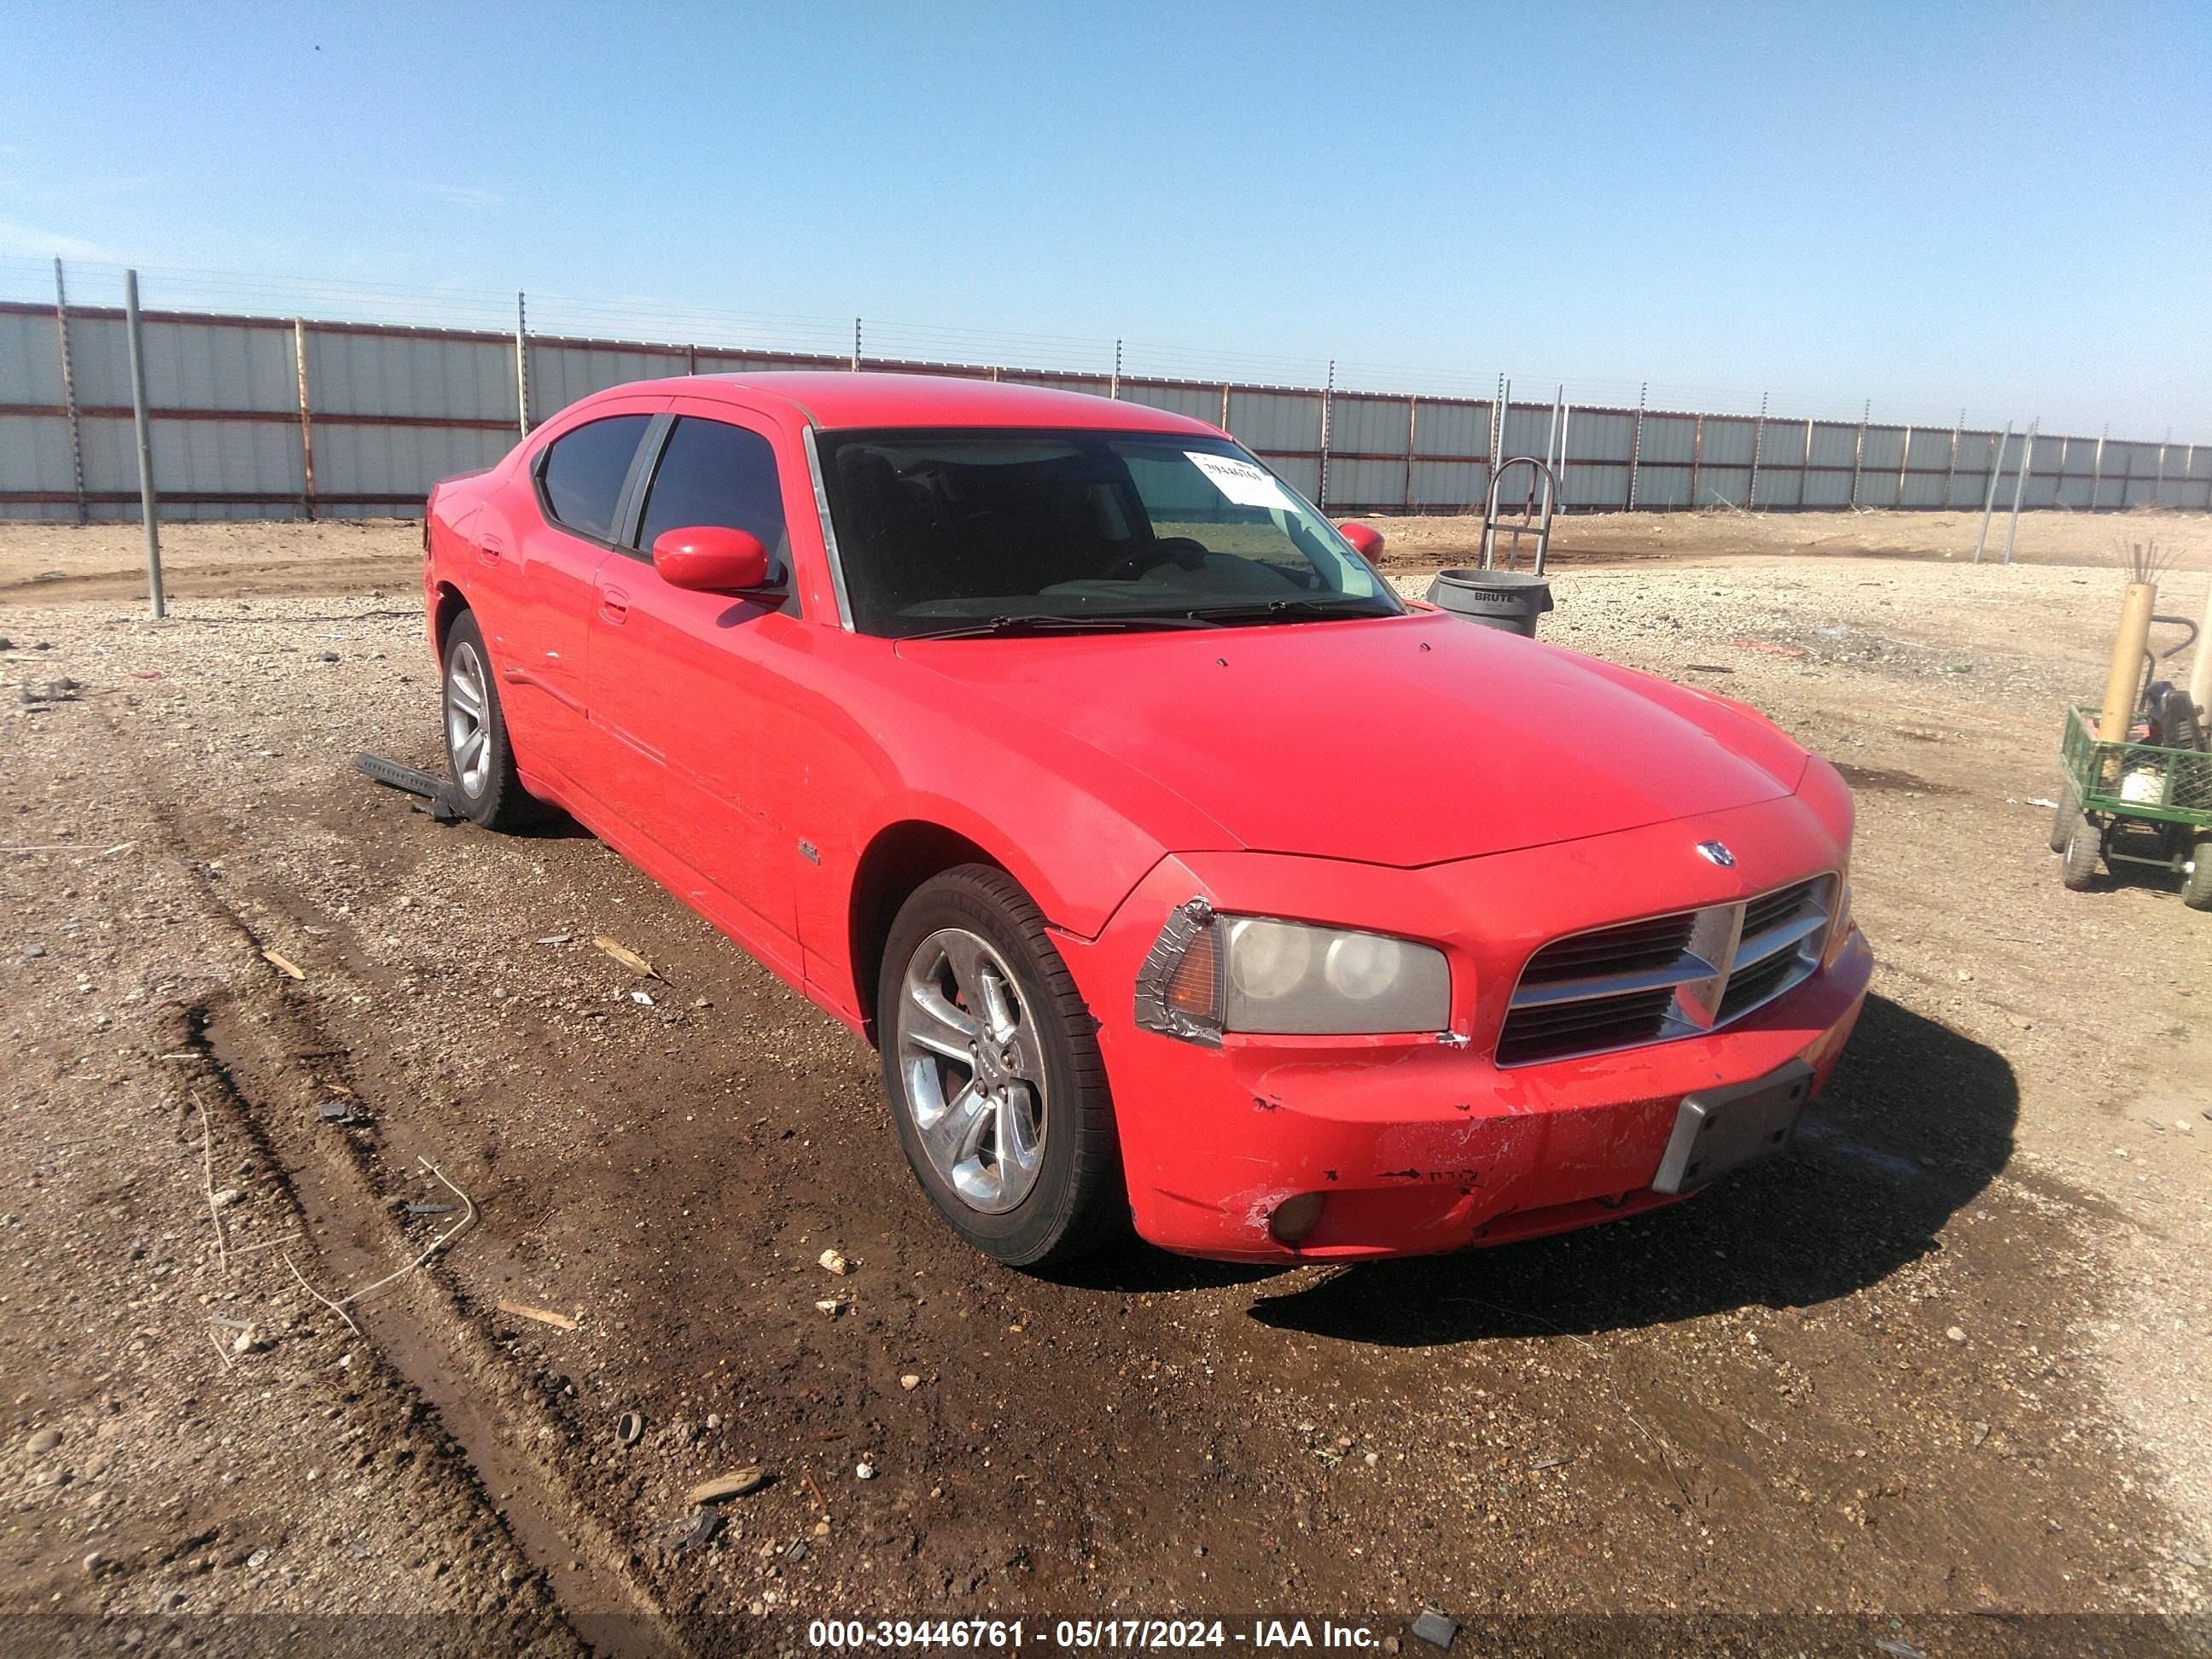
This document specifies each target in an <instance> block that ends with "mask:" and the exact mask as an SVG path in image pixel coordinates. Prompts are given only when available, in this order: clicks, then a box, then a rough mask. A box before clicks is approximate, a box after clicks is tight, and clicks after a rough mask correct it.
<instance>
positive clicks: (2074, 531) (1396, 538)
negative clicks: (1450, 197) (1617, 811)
mask: <svg viewBox="0 0 2212 1659" xmlns="http://www.w3.org/2000/svg"><path fill="white" fill-rule="evenodd" d="M1374 523H1375V525H1376V527H1377V528H1378V529H1380V530H1382V531H1383V532H1384V534H1385V536H1386V538H1387V542H1388V544H1387V546H1386V548H1385V550H1384V557H1383V564H1384V567H1385V568H1388V569H1389V570H1391V571H1393V572H1396V573H1405V572H1419V571H1427V570H1431V569H1433V568H1435V567H1437V566H1438V565H1452V564H1462V563H1468V562H1474V560H1475V559H1477V558H1478V557H1479V556H1480V553H1481V550H1482V529H1481V521H1480V520H1479V519H1474V518H1466V517H1451V516H1431V517H1424V518H1387V519H1386V518H1377V519H1376V520H1374ZM1981 528H1982V520H1981V515H1980V514H1979V513H1872V512H1868V513H1849V512H1846V513H1739V512H1735V511H1731V510H1721V509H1715V510H1711V511H1707V512H1702V513H1577V514H1574V515H1572V516H1570V517H1565V518H1561V519H1560V520H1558V522H1557V524H1556V525H1555V526H1554V528H1553V538H1552V551H1551V556H1552V557H1553V559H1554V560H1556V561H1557V562H1559V563H1560V564H1562V565H1575V564H1581V563H1604V564H1617V563H1624V562H1637V561H1641V560H1644V559H1655V558H1656V559H1668V560H1673V559H1680V558H1683V557H1695V558H1700V559H1716V558H1746V557H1756V558H1773V557H1797V556H1833V555H1837V554H1842V555H1845V556H1857V557H1863V558H1878V559H1879V558H1901V559H1946V560H1958V561H1965V562H1971V561H1972V557H1973V553H1974V544H1975V541H1976V540H1977V538H1978V537H1979V535H1980V532H1981ZM2005 532H2006V521H2005V519H2004V518H2003V516H2002V514H2000V515H1999V516H1998V517H1996V519H1995V520H1992V521H1991V523H1990V531H1989V540H1988V544H1987V545H1986V547H1985V548H1984V558H1986V559H1991V560H2000V559H2002V556H2003V552H2004V544H2005ZM2131 541H2142V542H2154V543H2155V544H2157V546H2158V547H2159V549H2160V550H2161V551H2162V552H2164V553H2166V554H2167V555H2168V556H2170V557H2171V559H2172V562H2173V565H2174V568H2178V569H2196V570H2203V569H2206V568H2212V515H2208V514H2206V513H2152V512H2148V511H2134V512H2128V513H2070V512H2048V513H2022V514H2021V520H2020V529H2019V532H2018V533H2017V536H2016V537H2015V545H2014V549H2013V557H2014V559H2015V561H2016V562H2020V563H2024V564H2098V563H2106V562H2111V560H2112V556H2113V554H2114V552H2115V550H2116V549H2117V548H2118V547H2119V546H2120V545H2121V544H2124V543H2126V542H2131ZM161 564H162V570H163V573H164V576H165V578H166V581H167V588H168V591H169V592H172V593H174V594H178V595H179V596H183V597H190V598H206V599H260V598H264V597H270V596H276V595H281V594H288V593H323V592H366V591H368V590H369V589H371V588H374V587H380V586H388V587H394V588H399V587H405V586H410V585H411V584H412V583H413V582H414V581H415V580H417V578H418V575H419V574H420V571H421V568H422V525H421V523H420V522H419V521H413V520H390V519H340V520H327V521H325V522H322V523H318V524H283V525H272V524H269V523H265V522H263V523H254V522H245V523H220V522H213V521H210V522H195V523H187V524H172V525H167V526H163V527H162V531H161ZM341 573H343V574H341ZM145 591H146V544H145V538H144V537H143V536H142V535H141V534H140V533H139V532H138V530H137V527H136V526H131V525H116V524H103V525H94V526H89V527H80V526H76V525H66V524H10V525H0V605H9V604H15V605H21V604H33V605H46V604H58V603H64V602H68V601H73V600H78V599H118V600H122V599H130V598H131V597H133V596H135V595H141V594H143V593H144V592H145Z"/></svg>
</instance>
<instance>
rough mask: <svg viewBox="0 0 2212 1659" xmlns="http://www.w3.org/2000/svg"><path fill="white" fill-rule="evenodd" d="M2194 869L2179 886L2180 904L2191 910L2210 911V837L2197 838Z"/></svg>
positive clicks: (2211, 840) (2211, 907) (2211, 902)
mask: <svg viewBox="0 0 2212 1659" xmlns="http://www.w3.org/2000/svg"><path fill="white" fill-rule="evenodd" d="M2195 857H2196V860H2197V863H2196V867H2195V868H2193V869H2192V870H2191V871H2190V872H2189V874H2188V876H2187V877H2186V878H2185V879H2184V880H2183V882H2182V884H2181V902H2183V903H2184V904H2185V905H2187V906H2188V907H2189V908H2191V909H2192V910H2212V835H2203V836H2197V846H2196V848H2195Z"/></svg>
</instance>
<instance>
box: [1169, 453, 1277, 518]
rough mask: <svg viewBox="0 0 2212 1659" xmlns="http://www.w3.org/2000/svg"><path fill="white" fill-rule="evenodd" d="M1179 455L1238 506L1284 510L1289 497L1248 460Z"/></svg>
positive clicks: (1231, 456)
mask: <svg viewBox="0 0 2212 1659" xmlns="http://www.w3.org/2000/svg"><path fill="white" fill-rule="evenodd" d="M1183 453H1184V454H1185V455H1187V456H1188V457H1189V458H1190V463H1191V465H1193V466H1194V467H1196V468H1197V469H1198V470H1199V471H1200V472H1203V473H1204V474H1206V477H1209V478H1211V479H1212V480H1213V483H1214V488H1216V489H1218V490H1220V492H1221V493H1222V494H1223V495H1226V496H1228V497H1229V499H1230V500H1231V501H1234V502H1236V503H1237V506H1239V507H1289V506H1290V504H1291V500H1290V497H1289V496H1287V495H1284V494H1283V487H1282V486H1281V485H1280V484H1279V483H1276V482H1275V481H1274V479H1273V478H1272V477H1268V476H1267V473H1265V472H1263V471H1261V470H1260V469H1259V468H1258V467H1256V466H1255V465H1252V463H1251V462H1249V461H1240V460H1238V459H1237V458H1236V457H1235V456H1233V455H1208V454H1206V453H1204V452H1202V451H1200V450H1195V449H1186V450H1184V451H1183Z"/></svg>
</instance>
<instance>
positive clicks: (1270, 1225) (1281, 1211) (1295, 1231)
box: [1267, 1193, 1324, 1247]
mask: <svg viewBox="0 0 2212 1659" xmlns="http://www.w3.org/2000/svg"><path fill="white" fill-rule="evenodd" d="M1323 1202H1324V1200H1323V1199H1322V1194H1319V1193H1300V1194H1298V1195H1297V1197H1296V1198H1286V1199H1285V1200H1283V1201H1282V1202H1281V1203H1280V1204H1278V1205H1277V1206H1275V1212H1274V1213H1273V1215H1271V1216H1269V1217H1268V1218H1267V1231H1268V1233H1269V1234H1270V1235H1271V1236H1272V1237H1273V1239H1274V1241H1275V1243H1278V1244H1288V1245H1291V1246H1292V1247H1296V1246H1297V1244H1298V1243H1299V1242H1300V1241H1301V1240H1303V1239H1304V1237H1305V1236H1306V1235H1307V1234H1308V1233H1310V1232H1311V1231H1313V1230H1314V1229H1315V1228H1316V1227H1317V1226H1318V1225H1321V1206H1322V1203H1323Z"/></svg>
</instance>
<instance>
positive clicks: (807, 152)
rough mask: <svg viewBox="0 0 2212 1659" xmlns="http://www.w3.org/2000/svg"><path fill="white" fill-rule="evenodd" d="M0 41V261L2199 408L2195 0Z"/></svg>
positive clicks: (844, 13)
mask: <svg viewBox="0 0 2212 1659" xmlns="http://www.w3.org/2000/svg"><path fill="white" fill-rule="evenodd" d="M9 33H10V36H11V45H12V47H13V50H12V52H11V56H12V57H14V58H15V62H16V64H17V65H18V70H17V71H15V72H11V73H10V75H9V76H8V77H7V79H8V82H9V84H8V87H7V90H6V91H5V93H4V94H0V266H4V267H5V276H6V281H7V283H8V286H9V289H10V291H11V292H12V291H14V290H15V289H21V288H24V287H25V286H26V285H27V283H30V282H31V281H32V280H33V278H34V277H35V274H36V270H37V268H36V266H35V265H34V264H33V263H32V262H33V260H35V259H42V258H50V257H52V255H54V254H57V253H58V254H61V255H63V256H64V257H65V258H70V259H72V260H75V261H78V262H81V263H82V264H86V265H88V266H92V267H96V266H97V265H98V264H101V263H103V262H107V263H116V264H119V263H125V262H128V263H133V264H139V265H141V266H143V267H145V268H147V269H148V270H149V273H158V272H161V271H169V270H174V271H182V270H212V271H221V272H238V273H251V274H254V275H258V276H266V277H269V278H272V279H284V281H283V282H274V283H271V284H270V286H269V287H268V288H267V289H266V290H265V291H262V292H256V291H253V290H252V289H248V288H246V285H244V284H233V286H234V287H236V288H237V289H239V291H238V293H237V295H236V296H235V302H236V303H238V304H240V306H241V307H244V308H252V309H279V310H281V309H285V308H287V307H292V306H295V305H297V306H299V307H302V308H305V307H307V305H308V304H309V298H308V296H310V295H314V294H319V293H325V292H332V291H335V290H332V289H331V284H367V283H394V284H403V285H424V286H438V287H449V288H455V289H466V290H473V291H477V292H480V293H481V294H482V295H483V296H484V303H485V304H486V305H487V306H489V305H492V304H495V303H496V302H497V296H499V295H512V293H513V290H514V289H518V288H522V289H532V290H533V291H538V292H543V293H545V294H548V295H570V296H581V297H591V298H597V299H600V300H604V301H608V302H610V303H611V304H615V305H619V306H621V307H628V308H629V310H631V311H633V312H635V313H640V314H641V315H646V316H651V315H653V314H654V313H658V312H659V311H662V310H671V311H672V310H674V309H676V308H679V307H712V308H715V309H717V310H721V311H727V312H735V313H760V314H763V315H767V316H773V317H779V318H789V319H794V320H792V321H789V322H763V323H761V324H760V325H757V328H755V329H753V330H752V331H753V332H755V333H757V334H759V335H761V336H762V337H769V336H779V337H781V339H782V341H783V342H784V343H808V341H809V340H811V338H813V337H815V336H817V335H826V333H827V332H828V331H832V330H833V329H836V328H839V327H845V328H848V327H849V325H837V324H835V323H833V322H832V321H831V320H830V319H838V318H849V317H850V316H852V315H854V314H855V313H859V314H861V315H864V316H866V317H868V318H869V319H871V325H870V326H871V331H872V343H875V342H876V341H882V342H885V343H892V344H904V345H906V346H908V347H909V348H910V349H913V350H914V351H915V355H921V353H923V352H925V351H933V352H935V353H938V354H945V353H950V354H951V355H959V356H975V357H979V358H983V359H997V360H1000V361H1009V362H1020V361H1029V362H1038V363H1056V362H1069V363H1070V364H1071V365H1073V364H1074V363H1075V362H1077V361H1078V360H1079V359H1083V360H1087V361H1085V362H1084V364H1083V366H1096V364H1097V360H1098V358H1099V357H1100V356H1101V355H1103V356H1106V357H1108V358H1110V356H1111V351H1112V342H1113V340H1114V339H1115V338H1116V337H1123V338H1126V339H1127V340H1128V341H1130V342H1131V343H1132V345H1131V348H1130V356H1131V360H1132V363H1133V366H1136V367H1163V368H1165V367H1176V366H1187V367H1188V368H1192V369H1193V370H1194V371H1196V372H1202V373H1208V374H1212V373H1224V372H1228V371H1229V370H1231V369H1235V368H1238V367H1239V365H1240V363H1241V362H1242V361H1243V360H1242V359H1241V358H1239V357H1237V356H1235V354H1249V355H1250V356H1252V357H1253V358H1254V359H1255V360H1265V362H1266V363H1267V364H1271V365H1273V373H1272V374H1269V375H1267V376H1266V377H1269V378H1291V377H1297V378H1304V376H1303V375H1302V374H1299V369H1300V368H1301V366H1310V372H1311V373H1312V374H1316V375H1317V374H1319V372H1320V368H1321V365H1322V362H1324V361H1325V360H1326V359H1328V358H1329V357H1331V356H1334V357H1336V358H1338V359H1339V360H1340V361H1341V362H1343V363H1344V364H1345V365H1346V370H1345V373H1346V378H1348V379H1352V380H1363V379H1364V380H1366V381H1368V382H1370V383H1376V384H1383V385H1389V384H1393V383H1410V382H1412V381H1413V380H1414V379H1415V378H1416V377H1420V378H1423V379H1425V380H1426V381H1427V382H1428V383H1430V384H1431V385H1435V386H1437V389H1442V385H1441V384H1440V383H1441V382H1444V381H1453V380H1456V381H1464V382H1466V383H1469V384H1473V383H1477V382H1480V381H1483V380H1486V379H1487V378H1488V377H1490V376H1492V375H1494V374H1497V373H1498V372H1499V371H1501V370H1503V371H1504V372H1508V373H1510V374H1513V375H1514V376H1515V377H1516V390H1517V391H1520V392H1522V395H1531V394H1532V393H1538V394H1540V393H1541V392H1542V391H1547V390H1548V387H1549V384H1550V383H1551V382H1553V381H1555V380H1562V379H1564V380H1567V381H1569V382H1570V383H1571V388H1572V387H1580V388H1582V389H1583V395H1584V397H1585V398H1596V397H1598V396H1599V395H1600V394H1601V393H1611V394H1614V395H1618V394H1620V392H1621V391H1622V389H1623V388H1626V393H1627V395H1629V396H1631V397H1632V396H1633V394H1634V389H1635V385H1636V382H1638V380H1650V381H1652V382H1653V383H1654V384H1655V386H1665V387H1668V388H1669V389H1680V390H1681V391H1683V392H1690V393H1700V394H1708V395H1707V397H1706V401H1707V403H1708V405H1709V406H1711V407H1732V406H1743V405H1745V404H1750V405H1752V406H1755V404H1756V401H1757V398H1758V396H1759V392H1760V391H1761V390H1762V389H1766V388H1771V389H1772V390H1773V391H1774V392H1775V393H1776V396H1777V398H1778V405H1777V406H1778V408H1780V407H1781V406H1782V403H1783V402H1788V403H1789V404H1790V406H1791V407H1793V408H1797V409H1801V410H1802V409H1804V408H1805V407H1806V406H1807V405H1808V404H1812V403H1818V404H1820V405H1821V408H1820V410H1819V412H1824V413H1825V412H1828V410H1830V409H1831V408H1834V409H1841V408H1844V407H1850V408H1853V409H1855V408H1856V407H1857V404H1858V403H1859V400H1860V399H1861V398H1865V397H1869V396H1870V397H1872V398H1874V400H1875V414H1876V417H1877V418H1881V416H1882V415H1883V414H1884V413H1885V412H1887V413H1888V414H1889V415H1890V416H1893V417H1895V418H1922V419H1929V418H1935V417H1936V416H1948V415H1949V414H1954V413H1955V412H1956V411H1957V410H1958V409H1959V408H1960V406H1961V405H1965V406H1966V407H1968V408H1969V409H1971V410H1972V411H1973V412H1974V415H1975V417H1976V418H1990V419H2002V418H2006V417H2008V416H2011V417H2017V418H2019V419H2021V421H2023V422H2024V421H2025V420H2027V418H2028V417H2029V416H2033V415H2035V414H2037V413H2040V414H2041V415H2042V416H2043V417H2044V420H2045V427H2046V429H2050V428H2060V427H2070V428H2071V429H2074V430H2077V431H2081V430H2088V431H2093V430H2094V429H2095V428H2096V426H2097V425H2099V424H2100V423H2102V422H2105V421H2107V420H2109V421H2110V422H2112V427H2113V430H2114V432H2115V434H2116V435H2121V434H2124V435H2131V436H2133V435H2144V436H2157V435H2160V434H2161V433H2162V432H2163V431H2164V429H2165V428H2166V427H2167V426H2169V425H2171V426H2172V428H2173V429H2174V434H2175V436H2176V437H2177V438H2180V439H2194V440H2197V441H2212V8H2206V7H2203V6H2197V7H2194V8H2187V7H2180V6H2174V7H2166V8H2129V7H2114V8H2106V7H2076V8H2056V7H2054V8H2047V9H2046V8H2030V9H2021V8H2020V7H2017V6H2008V7H2005V8H1995V7H1992V8H1990V9H1979V8H1971V7H1953V6H1941V7H1938V6H1928V5H1924V4H1916V5H1898V6H1888V5H1880V6H1876V5H1856V6H1853V5H1844V4H1830V5H1826V6H1822V7H1804V8H1796V7H1782V6H1760V7H1753V8H1746V9H1705V8H1700V7H1695V6H1653V7H1651V8H1649V9H1632V8H1629V7H1626V6H1622V7H1596V8H1579V9H1578V8H1547V7H1532V6H1526V5H1521V6H1514V7H1497V8H1484V7H1477V6H1474V5H1436V6H1418V5H1388V4H1375V5H1368V6H1349V5H1343V6H1327V7H1321V6H1316V7H1311V8H1306V7H1299V6H1291V5H1283V6H1268V7H1255V6H1250V5H1234V6H1232V5H1229V4H1214V3H1207V0H1182V3H1179V4H1163V5H1152V4H1127V5H1121V6H1109V5H1099V4H1091V5H1067V6H1061V5H1052V4H1037V5H1029V6H1001V5H989V4H980V3H979V4H974V5H954V4H945V3H939V4H936V5H930V6H895V5H885V6H876V5H867V4H861V3H845V4H838V5H834V6H833V5H818V6H809V5H792V4H780V5H775V6H765V7H754V6H747V5H738V4H732V5H723V6H701V7H698V8H696V9H683V8H676V7H670V8H651V7H635V6H631V7H623V8H616V7H613V6H607V7H591V8H586V7H568V6H562V5H558V4H541V5H533V6H527V7H509V6H503V5H497V4H491V3H483V4H477V5H472V6H470V7H467V8H465V9H463V8H455V9H452V10H451V11H441V10H439V9H429V8H420V7H410V6H404V5H398V4H395V5H387V6H383V7H379V8H376V9H373V10H371V9H343V8H326V7H309V6H301V5H297V4H292V5H287V6H282V7H279V6H265V7H249V6H219V5H196V6H178V5H163V6H160V7H154V6H130V5H123V6H114V7H97V8H96V7H94V6H90V5H88V4H85V3H82V0H70V3H66V4H60V3H48V0H32V3H28V4H21V3H19V6H18V8H17V9H15V13H14V15H13V18H12V20H11V23H10V26H9ZM26 68H27V69H28V70H29V71H30V72H29V73H23V72H21V71H22V70H24V69H26ZM97 280H98V272H97V270H94V271H93V273H92V275H91V276H89V277H88V279H87V281H88V283H96V281H97ZM209 280H210V281H211V279H209ZM180 282H181V278H179V279H175V280H173V281H172V282H171V287H172V288H173V289H174V288H176V287H177V286H178V285H179V283H180ZM287 283H289V284H290V286H287ZM147 286H148V302H149V304H158V303H160V302H161V295H162V285H161V280H159V279H157V277H156V276H154V275H152V274H149V278H148V283H147ZM216 286H220V285H219V284H218V285H216ZM212 291H213V289H212V288H210V289H209V292H210V293H212ZM333 303H335V302H333ZM350 309H351V310H353V311H354V312H356V313H363V312H374V310H375V309H376V307H375V304H374V295H373V294H371V295H368V297H367V298H366V299H363V298H362V297H360V296H358V295H356V297H355V298H354V300H353V301H352V302H351V305H350ZM803 319H813V320H811V321H808V320H803ZM875 319H883V322H882V324H881V329H882V332H881V333H879V334H878V333H877V332H876V330H877V328H878V324H877V323H876V321H875ZM902 326H903V329H904V332H903V333H902ZM1251 367H1252V368H1255V369H1260V368H1261V367H1262V365H1261V362H1258V361H1255V362H1253V363H1252V365H1251ZM1417 389H1418V388H1417Z"/></svg>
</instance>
